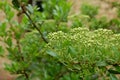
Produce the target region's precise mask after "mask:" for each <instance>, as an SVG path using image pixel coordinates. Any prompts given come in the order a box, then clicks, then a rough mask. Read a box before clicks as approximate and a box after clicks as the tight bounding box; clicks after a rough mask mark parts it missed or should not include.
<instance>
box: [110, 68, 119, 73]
mask: <svg viewBox="0 0 120 80" xmlns="http://www.w3.org/2000/svg"><path fill="white" fill-rule="evenodd" d="M108 72H110V73H112V74H120V72H119V71H116V70H112V69H109V70H108Z"/></svg>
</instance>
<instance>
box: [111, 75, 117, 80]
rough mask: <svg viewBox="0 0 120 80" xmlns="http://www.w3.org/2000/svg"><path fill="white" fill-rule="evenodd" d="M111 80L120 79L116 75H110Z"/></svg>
mask: <svg viewBox="0 0 120 80" xmlns="http://www.w3.org/2000/svg"><path fill="white" fill-rule="evenodd" d="M110 80H118V78H117V77H116V76H115V75H114V74H110Z"/></svg>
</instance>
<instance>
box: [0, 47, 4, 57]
mask: <svg viewBox="0 0 120 80" xmlns="http://www.w3.org/2000/svg"><path fill="white" fill-rule="evenodd" d="M3 55H4V49H3V48H2V46H0V56H3Z"/></svg>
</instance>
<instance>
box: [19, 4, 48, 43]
mask: <svg viewBox="0 0 120 80" xmlns="http://www.w3.org/2000/svg"><path fill="white" fill-rule="evenodd" d="M21 8H22V10H23V13H25V15H26V16H27V17H28V19H29V20H30V22H31V23H32V25H33V27H34V28H35V29H36V30H37V31H38V32H39V33H40V35H41V37H42V39H43V41H44V42H46V43H48V41H47V40H46V39H45V38H44V36H43V34H42V32H41V31H40V29H39V28H38V27H37V26H36V24H35V23H34V22H33V20H32V19H31V17H30V15H29V14H28V13H27V12H26V10H25V6H21Z"/></svg>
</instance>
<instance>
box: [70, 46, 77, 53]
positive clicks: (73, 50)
mask: <svg viewBox="0 0 120 80" xmlns="http://www.w3.org/2000/svg"><path fill="white" fill-rule="evenodd" d="M68 53H70V54H76V53H77V52H76V51H75V49H74V48H73V47H72V46H69V47H68Z"/></svg>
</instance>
